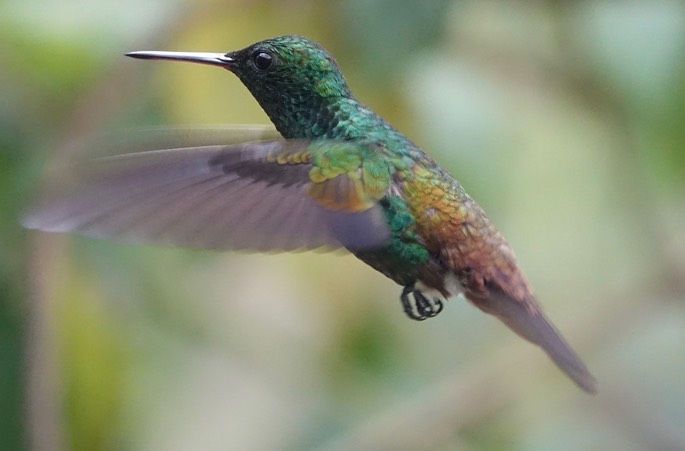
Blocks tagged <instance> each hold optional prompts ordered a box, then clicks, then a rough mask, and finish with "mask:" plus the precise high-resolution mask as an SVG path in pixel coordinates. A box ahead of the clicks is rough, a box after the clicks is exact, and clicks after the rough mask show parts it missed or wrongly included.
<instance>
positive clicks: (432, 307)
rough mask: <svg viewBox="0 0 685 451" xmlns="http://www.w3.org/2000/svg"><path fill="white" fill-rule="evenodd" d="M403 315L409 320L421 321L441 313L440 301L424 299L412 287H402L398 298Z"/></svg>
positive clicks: (420, 293)
mask: <svg viewBox="0 0 685 451" xmlns="http://www.w3.org/2000/svg"><path fill="white" fill-rule="evenodd" d="M400 300H401V301H402V307H403V308H404V313H406V314H407V316H408V317H409V318H411V319H414V320H416V321H423V320H424V319H426V318H432V317H434V316H435V315H437V314H438V313H440V312H442V307H443V304H442V301H441V300H440V299H438V298H430V297H426V296H425V295H424V294H423V293H422V292H421V291H420V290H418V289H416V288H415V287H414V286H413V285H409V286H406V287H404V290H402V295H401V296H400Z"/></svg>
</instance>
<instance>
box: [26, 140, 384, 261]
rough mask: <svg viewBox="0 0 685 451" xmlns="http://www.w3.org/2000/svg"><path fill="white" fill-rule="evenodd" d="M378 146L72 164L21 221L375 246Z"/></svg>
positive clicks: (282, 145)
mask: <svg viewBox="0 0 685 451" xmlns="http://www.w3.org/2000/svg"><path fill="white" fill-rule="evenodd" d="M348 153H352V154H353V155H352V156H350V155H347V154H348ZM377 153H378V152H376V151H375V149H373V148H371V147H370V146H365V145H363V144H354V143H338V142H332V141H321V142H316V143H311V142H306V141H272V142H252V143H243V144H239V145H228V146H203V147H188V148H180V149H171V150H159V151H149V152H141V153H134V154H126V155H120V156H115V157H108V158H100V159H97V160H93V161H91V162H89V163H81V164H77V165H74V166H71V168H70V170H69V171H68V172H67V173H66V174H64V175H63V176H62V178H61V180H60V182H59V183H57V184H53V185H51V186H49V187H48V189H47V191H46V194H45V195H44V196H43V197H42V199H41V200H40V202H38V204H37V205H36V206H35V207H34V208H33V209H32V210H30V211H29V212H28V213H27V215H26V216H25V217H24V218H23V221H22V222H23V224H24V225H25V226H26V227H28V228H32V229H39V230H44V231H51V232H80V233H83V234H85V235H89V236H94V237H113V238H119V239H122V240H124V241H129V242H143V243H157V244H167V245H175V246H185V247H197V248H210V249H244V250H256V251H269V250H274V251H278V250H282V251H287V250H296V249H313V248H319V247H328V248H338V247H341V246H344V247H347V248H350V249H362V248H368V247H375V246H379V245H381V244H382V243H384V242H385V241H386V240H387V239H388V237H389V231H388V227H387V224H386V222H385V217H384V215H383V212H382V210H381V208H380V206H379V205H378V204H377V202H376V201H377V200H378V199H380V198H381V197H382V194H379V193H380V191H383V192H385V191H387V189H388V187H389V184H390V177H391V175H390V174H389V173H388V174H381V175H380V176H379V175H378V174H376V173H375V172H378V171H376V165H377V163H376V160H377V159H378V158H377V157H375V155H376V154H377ZM367 160H368V161H367ZM371 163H373V164H371ZM367 166H373V167H371V168H370V169H369V168H367ZM374 171H375V172H374Z"/></svg>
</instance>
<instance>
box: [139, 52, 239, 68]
mask: <svg viewBox="0 0 685 451" xmlns="http://www.w3.org/2000/svg"><path fill="white" fill-rule="evenodd" d="M126 56H130V57H131V58H140V59H145V60H171V61H189V62H191V63H199V64H209V65H210V66H220V67H223V68H226V69H230V68H231V65H232V64H233V63H234V62H235V59H234V58H231V57H230V56H228V54H224V53H202V52H157V51H143V52H130V53H127V54H126Z"/></svg>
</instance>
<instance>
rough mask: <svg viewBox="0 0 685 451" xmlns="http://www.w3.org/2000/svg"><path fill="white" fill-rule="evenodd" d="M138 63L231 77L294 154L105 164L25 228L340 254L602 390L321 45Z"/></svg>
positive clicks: (414, 310) (460, 209) (413, 300)
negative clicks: (465, 307)
mask: <svg viewBox="0 0 685 451" xmlns="http://www.w3.org/2000/svg"><path fill="white" fill-rule="evenodd" d="M129 55H130V56H133V57H138V58H147V59H173V60H187V61H193V62H200V63H205V64H210V65H216V66H221V67H224V68H226V69H228V70H230V71H231V72H233V73H235V74H236V75H237V76H238V77H239V78H240V79H241V81H242V82H243V83H244V84H245V86H246V87H247V88H248V89H249V90H250V92H251V93H252V94H253V95H254V97H255V98H256V99H257V101H258V102H259V103H260V105H261V106H262V108H263V109H264V110H265V112H266V113H267V114H268V116H269V117H270V119H271V121H272V122H273V124H274V125H275V126H276V129H277V130H278V131H279V132H280V134H281V135H282V136H283V138H285V141H275V142H256V143H246V144H242V145H238V146H235V145H234V146H209V147H202V148H197V149H177V150H169V151H160V152H150V153H142V154H132V155H124V156H121V157H114V158H110V159H106V160H104V161H103V164H102V165H101V167H100V168H98V169H97V170H91V169H89V170H88V171H84V172H86V173H87V176H85V177H84V178H83V180H84V182H83V183H79V184H77V185H78V186H90V187H92V186H96V187H97V188H95V189H90V190H87V191H88V192H83V193H79V192H76V190H73V189H71V190H69V191H68V193H67V194H66V195H65V194H63V193H61V194H59V195H57V196H56V198H53V199H51V200H49V201H47V202H46V203H45V204H44V206H42V207H39V208H37V209H36V210H35V212H34V213H33V214H30V215H29V217H28V219H27V221H26V224H27V226H29V227H33V228H38V229H43V230H52V231H72V230H77V231H82V232H85V233H90V234H93V235H97V236H117V235H131V236H134V237H136V238H139V239H142V240H146V241H158V240H159V238H160V237H164V238H165V240H166V241H168V242H171V243H174V244H180V245H189V246H197V247H215V248H234V249H235V248H244V249H255V250H267V249H276V250H291V249H297V248H313V247H318V246H321V245H328V246H329V247H336V246H343V247H346V248H347V249H348V250H350V251H351V252H352V253H353V254H354V255H356V256H357V257H358V258H359V259H361V260H362V261H364V262H365V263H367V264H368V265H370V266H372V267H373V268H375V269H376V270H378V271H380V272H382V273H383V274H385V275H386V276H388V277H389V278H390V279H392V280H394V281H395V282H397V283H398V284H400V285H402V286H403V287H405V288H404V291H403V293H402V296H401V299H402V304H403V306H404V309H405V312H406V313H407V314H408V315H409V316H410V317H411V318H413V319H420V320H422V319H425V318H427V317H431V316H435V315H436V314H437V313H439V312H440V311H441V310H442V307H443V302H444V301H445V300H446V299H448V298H450V297H453V296H456V295H458V294H464V296H465V297H466V298H467V299H468V300H469V301H471V302H472V303H473V304H474V305H475V306H477V307H478V308H480V309H481V310H483V311H485V312H487V313H490V314H493V315H495V316H497V317H498V318H500V319H501V320H502V321H503V322H504V323H505V324H507V325H508V326H509V327H510V328H512V329H513V330H514V331H515V332H516V333H518V334H519V335H521V336H522V337H524V338H526V339H528V340H530V341H532V342H533V343H535V344H537V345H539V346H541V347H542V348H543V349H544V350H545V351H546V352H547V353H548V354H549V355H550V357H551V358H552V359H553V360H554V361H555V362H556V363H557V365H559V367H560V368H561V369H562V370H563V371H565V372H566V373H567V374H568V375H569V376H570V377H571V378H572V379H573V380H574V381H575V382H576V383H577V384H578V385H579V386H580V387H581V388H583V389H584V390H586V391H588V392H593V391H594V390H595V385H594V379H593V378H592V376H591V375H590V373H589V372H588V371H587V369H586V368H585V366H584V364H583V363H582V361H581V360H580V358H579V357H578V356H577V355H576V354H575V353H574V352H573V350H572V349H571V348H570V347H569V346H568V344H566V342H565V341H564V339H563V338H562V337H561V336H560V334H559V333H558V332H557V331H556V329H554V327H553V326H552V325H551V324H550V323H549V321H548V320H547V319H546V317H545V315H544V314H543V312H542V310H541V308H540V306H539V305H538V303H537V301H536V299H535V296H534V295H533V292H532V290H531V288H530V286H529V284H528V282H527V281H526V279H525V277H524V276H523V273H522V272H521V270H520V269H519V267H518V264H517V262H516V258H515V256H514V253H513V251H512V250H511V248H510V246H509V245H508V244H507V242H506V240H505V239H504V238H503V236H502V235H501V234H500V233H499V232H498V231H497V229H496V228H495V227H494V226H493V225H492V223H491V221H490V220H489V219H488V217H487V216H486V215H485V213H484V212H483V210H482V209H481V208H480V207H479V206H478V204H476V202H475V201H474V200H473V199H472V198H471V197H470V196H469V195H468V194H467V193H466V192H465V191H464V189H463V188H462V186H461V185H460V184H459V183H458V182H457V180H455V179H454V178H453V177H452V176H451V175H450V174H448V173H447V172H446V171H445V170H443V169H442V168H441V167H440V166H439V165H438V164H437V163H436V162H435V161H434V160H433V159H432V158H430V157H429V156H428V155H427V154H426V153H425V152H423V151H422V150H421V149H420V148H419V147H418V146H416V145H415V144H414V143H412V142H411V141H410V140H409V139H408V138H406V137H405V136H404V135H403V134H401V133H400V132H399V131H397V130H396V129H395V128H393V127H392V126H391V125H390V124H389V123H387V122H386V121H385V120H384V119H383V118H381V117H380V116H378V115H377V114H376V113H374V112H373V111H372V110H371V109H369V108H368V107H366V106H365V105H363V104H362V103H361V102H359V101H358V100H357V99H356V98H354V96H353V95H352V93H351V91H350V89H349V88H348V86H347V83H346V81H345V79H344V77H343V75H342V72H341V71H340V69H339V68H338V66H337V64H336V62H335V61H334V60H333V58H332V57H331V56H330V55H329V54H328V53H327V52H326V51H325V50H323V49H322V48H321V47H320V46H319V45H318V44H316V43H313V42H312V41H309V40H307V39H306V38H302V37H298V36H283V37H280V38H274V39H270V40H267V41H262V42H259V43H256V44H253V45H252V46H250V47H247V48H246V49H243V50H240V51H237V52H232V53H228V54H225V55H222V54H177V53H171V52H134V53H132V54H129ZM187 215H191V216H195V218H194V219H193V218H192V217H191V218H190V219H188V218H186V216H187ZM150 218H153V219H150ZM205 222H209V223H211V224H212V225H211V227H204V226H203V224H204V223H205ZM150 223H152V224H153V225H154V227H151V226H149V224H150ZM141 224H142V225H141Z"/></svg>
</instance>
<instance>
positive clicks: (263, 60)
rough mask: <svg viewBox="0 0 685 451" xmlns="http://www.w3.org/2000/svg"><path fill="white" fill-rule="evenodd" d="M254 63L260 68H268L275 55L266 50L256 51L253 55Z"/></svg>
mask: <svg viewBox="0 0 685 451" xmlns="http://www.w3.org/2000/svg"><path fill="white" fill-rule="evenodd" d="M252 59H253V61H254V65H255V67H256V68H257V69H259V70H267V69H268V68H270V67H271V65H272V64H273V60H274V58H273V56H271V54H269V53H266V52H256V53H255V54H254V56H253V57H252Z"/></svg>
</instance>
